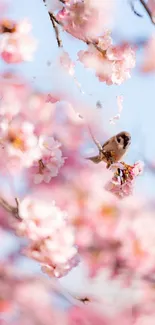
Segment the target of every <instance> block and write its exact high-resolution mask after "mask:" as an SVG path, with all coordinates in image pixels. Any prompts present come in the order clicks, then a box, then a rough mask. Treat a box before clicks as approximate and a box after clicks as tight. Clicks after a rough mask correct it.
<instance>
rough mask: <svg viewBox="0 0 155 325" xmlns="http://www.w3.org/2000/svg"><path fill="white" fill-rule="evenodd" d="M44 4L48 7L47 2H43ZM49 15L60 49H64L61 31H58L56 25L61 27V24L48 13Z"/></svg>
mask: <svg viewBox="0 0 155 325" xmlns="http://www.w3.org/2000/svg"><path fill="white" fill-rule="evenodd" d="M43 2H44V3H45V6H46V1H45V0H43ZM48 14H49V17H50V20H51V22H52V26H53V28H54V31H55V37H56V40H57V44H58V47H62V41H61V39H60V35H59V29H58V26H57V25H56V24H59V25H60V23H59V21H58V20H57V19H56V17H55V16H54V15H53V14H52V13H51V12H49V11H48Z"/></svg>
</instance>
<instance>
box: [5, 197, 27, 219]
mask: <svg viewBox="0 0 155 325" xmlns="http://www.w3.org/2000/svg"><path fill="white" fill-rule="evenodd" d="M15 201H16V207H14V206H12V205H11V204H9V203H8V202H7V201H6V200H5V199H3V198H2V197H0V206H1V207H2V208H3V209H5V210H6V211H7V212H9V213H11V214H12V215H13V216H14V217H16V218H17V219H19V220H22V219H21V217H20V216H19V199H18V198H15Z"/></svg>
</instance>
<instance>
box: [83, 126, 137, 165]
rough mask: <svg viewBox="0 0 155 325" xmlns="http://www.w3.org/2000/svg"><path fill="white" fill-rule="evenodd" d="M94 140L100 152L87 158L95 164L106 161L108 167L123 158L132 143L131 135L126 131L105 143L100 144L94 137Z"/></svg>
mask: <svg viewBox="0 0 155 325" xmlns="http://www.w3.org/2000/svg"><path fill="white" fill-rule="evenodd" d="M93 140H94V142H95V143H96V145H97V147H98V149H99V154H98V155H97V156H94V157H90V158H87V159H89V160H91V161H93V162H94V163H95V164H98V163H100V162H101V161H104V162H106V163H107V168H109V167H110V166H111V164H113V163H115V162H117V161H120V160H121V159H122V158H123V156H124V155H125V153H126V152H127V150H128V148H129V145H130V144H131V135H130V133H128V132H125V131H123V132H120V133H118V134H116V135H114V136H113V137H112V138H110V139H109V140H108V141H106V142H105V143H104V144H103V145H100V144H99V143H98V141H96V139H94V137H93Z"/></svg>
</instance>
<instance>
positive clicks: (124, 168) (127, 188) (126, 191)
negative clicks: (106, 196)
mask: <svg viewBox="0 0 155 325" xmlns="http://www.w3.org/2000/svg"><path fill="white" fill-rule="evenodd" d="M143 167H144V164H143V162H141V161H140V162H136V163H135V164H134V165H133V166H130V165H127V164H125V163H122V162H121V163H116V164H113V165H112V166H111V170H112V171H114V176H113V178H112V180H111V181H110V182H109V183H108V184H107V185H106V189H107V190H108V191H110V192H112V193H114V194H115V195H116V196H118V197H120V198H123V197H125V196H128V195H131V194H132V193H133V190H134V184H135V179H136V177H137V176H138V175H140V174H141V173H142V171H143Z"/></svg>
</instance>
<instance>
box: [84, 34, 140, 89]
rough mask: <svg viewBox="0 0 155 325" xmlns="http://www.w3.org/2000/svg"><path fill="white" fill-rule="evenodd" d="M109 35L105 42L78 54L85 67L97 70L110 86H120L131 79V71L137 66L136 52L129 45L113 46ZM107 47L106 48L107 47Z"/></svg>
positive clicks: (99, 76)
mask: <svg viewBox="0 0 155 325" xmlns="http://www.w3.org/2000/svg"><path fill="white" fill-rule="evenodd" d="M107 37H108V38H109V33H108V34H107V33H106V34H105V42H104V37H103V40H102V39H101V40H100V38H99V41H98V42H97V43H96V44H95V46H94V45H92V44H91V45H89V46H88V50H87V51H80V52H79V53H78V57H79V60H80V61H81V62H82V63H83V64H84V66H85V67H87V68H91V69H95V72H96V76H97V77H98V79H99V80H100V81H101V82H106V83H107V84H108V85H112V84H116V85H120V84H122V82H124V81H125V80H127V79H129V78H130V70H131V69H133V68H134V66H135V51H134V49H132V48H131V47H130V46H129V45H128V44H122V45H119V46H112V45H110V44H109V43H108V42H107ZM105 45H106V46H105Z"/></svg>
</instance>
